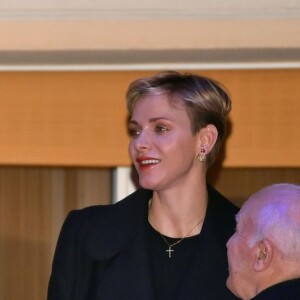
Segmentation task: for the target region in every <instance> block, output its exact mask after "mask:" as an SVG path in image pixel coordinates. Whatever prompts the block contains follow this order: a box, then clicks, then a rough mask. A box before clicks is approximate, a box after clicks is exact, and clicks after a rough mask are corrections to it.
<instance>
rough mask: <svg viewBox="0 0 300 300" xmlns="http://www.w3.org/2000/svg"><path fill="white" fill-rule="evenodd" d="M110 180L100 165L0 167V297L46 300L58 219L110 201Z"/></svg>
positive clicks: (16, 299)
mask: <svg viewBox="0 0 300 300" xmlns="http://www.w3.org/2000/svg"><path fill="white" fill-rule="evenodd" d="M110 178H111V175H110V171H109V170H106V169H75V168H67V169H64V168H26V167H20V168H19V167H1V168H0V299H14V300H41V299H46V289H47V285H48V280H49V275H50V267H51V262H52V258H53V252H54V247H55V245H56V241H57V238H58V233H59V230H60V228H61V225H62V222H63V220H64V218H65V217H66V215H67V213H68V212H69V210H71V209H76V208H81V207H84V206H89V205H94V204H100V203H102V204H107V203H110V202H111V196H110V190H111V182H110Z"/></svg>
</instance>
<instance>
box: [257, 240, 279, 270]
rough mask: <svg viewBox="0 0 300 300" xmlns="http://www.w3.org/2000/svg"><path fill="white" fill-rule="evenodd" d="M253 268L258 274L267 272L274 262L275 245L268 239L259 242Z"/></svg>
mask: <svg viewBox="0 0 300 300" xmlns="http://www.w3.org/2000/svg"><path fill="white" fill-rule="evenodd" d="M254 247H255V249H254V254H255V259H254V263H253V268H254V270H255V271H256V272H261V271H263V270H265V269H266V268H267V267H268V266H269V265H270V263H271V262H272V259H273V255H274V248H273V245H272V244H271V243H270V241H268V240H267V239H264V240H262V241H260V242H258V243H257V244H256V245H255V246H254Z"/></svg>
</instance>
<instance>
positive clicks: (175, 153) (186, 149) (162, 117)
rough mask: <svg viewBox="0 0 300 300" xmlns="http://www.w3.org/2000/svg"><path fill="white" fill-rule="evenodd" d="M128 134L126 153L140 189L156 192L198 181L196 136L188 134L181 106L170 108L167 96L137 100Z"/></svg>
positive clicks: (188, 123) (187, 123)
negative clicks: (128, 142)
mask: <svg viewBox="0 0 300 300" xmlns="http://www.w3.org/2000/svg"><path fill="white" fill-rule="evenodd" d="M129 132H130V135H131V141H130V144H129V152H130V156H131V159H132V161H133V163H134V165H135V167H136V170H137V172H138V174H139V183H140V185H141V186H142V187H144V188H147V189H151V190H156V191H158V190H163V189H168V188H172V187H173V186H178V185H180V184H185V183H187V182H188V181H189V180H197V179H198V176H199V175H198V174H199V173H198V172H199V166H200V163H199V161H198V160H197V159H196V156H197V154H198V153H199V150H200V139H199V137H198V136H199V134H195V135H193V134H192V131H191V122H190V119H189V117H188V114H187V112H186V110H185V108H184V106H183V105H182V104H180V103H178V104H176V105H174V104H171V103H170V102H169V99H168V96H167V95H147V96H145V97H143V98H141V99H139V101H138V102H137V103H136V105H135V107H134V109H133V113H132V117H131V120H130V122H129Z"/></svg>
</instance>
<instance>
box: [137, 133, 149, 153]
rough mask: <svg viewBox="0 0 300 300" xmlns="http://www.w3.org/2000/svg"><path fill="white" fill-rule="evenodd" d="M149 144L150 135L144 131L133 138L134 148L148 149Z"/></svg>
mask: <svg viewBox="0 0 300 300" xmlns="http://www.w3.org/2000/svg"><path fill="white" fill-rule="evenodd" d="M150 144H151V143H150V137H149V135H148V134H147V133H146V132H144V131H143V132H141V133H140V134H139V135H138V136H137V137H136V138H135V148H136V149H137V150H139V151H142V150H146V149H149V148H150Z"/></svg>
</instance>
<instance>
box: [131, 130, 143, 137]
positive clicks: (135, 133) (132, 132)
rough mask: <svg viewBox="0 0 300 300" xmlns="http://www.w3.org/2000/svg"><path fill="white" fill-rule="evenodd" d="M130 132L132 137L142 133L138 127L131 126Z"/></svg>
mask: <svg viewBox="0 0 300 300" xmlns="http://www.w3.org/2000/svg"><path fill="white" fill-rule="evenodd" d="M128 132H129V135H130V136H131V137H136V136H138V135H139V134H140V133H141V132H140V131H139V130H137V129H130V128H129V130H128Z"/></svg>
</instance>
